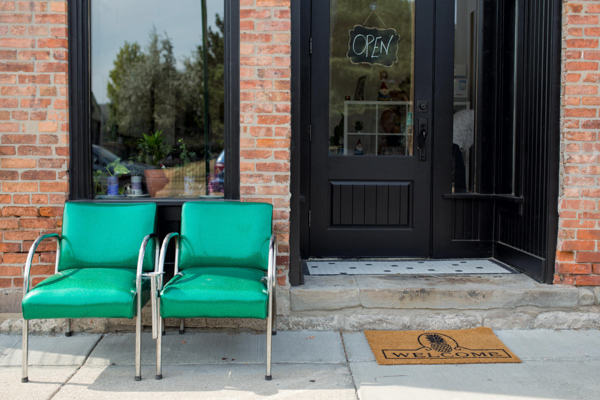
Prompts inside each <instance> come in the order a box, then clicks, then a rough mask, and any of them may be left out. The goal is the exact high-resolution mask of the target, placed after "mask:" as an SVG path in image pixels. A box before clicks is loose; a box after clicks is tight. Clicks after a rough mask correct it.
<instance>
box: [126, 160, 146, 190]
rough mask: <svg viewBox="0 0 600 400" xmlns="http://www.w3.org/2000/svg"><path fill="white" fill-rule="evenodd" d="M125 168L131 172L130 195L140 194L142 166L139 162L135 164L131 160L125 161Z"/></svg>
mask: <svg viewBox="0 0 600 400" xmlns="http://www.w3.org/2000/svg"><path fill="white" fill-rule="evenodd" d="M127 168H129V171H130V172H131V193H130V195H131V196H142V195H143V194H144V190H143V188H142V180H143V178H142V175H144V168H142V167H141V166H140V164H136V163H134V162H133V161H129V162H128V163H127Z"/></svg>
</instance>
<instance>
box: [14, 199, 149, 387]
mask: <svg viewBox="0 0 600 400" xmlns="http://www.w3.org/2000/svg"><path fill="white" fill-rule="evenodd" d="M155 232H156V204H155V203H137V204H114V203H67V204H66V205H65V208H64V214H63V227H62V235H58V234H47V235H43V236H40V237H39V238H38V239H37V240H36V241H35V242H34V243H33V245H32V246H31V249H30V250H29V255H28V257H27V263H26V265H25V271H24V279H23V302H22V308H23V374H22V378H21V381H22V382H27V381H28V371H27V364H28V333H29V332H28V327H29V321H30V320H33V319H50V318H66V319H67V329H66V335H67V336H71V324H70V322H71V321H70V320H71V319H72V318H129V319H132V318H133V317H137V318H136V331H135V332H136V349H135V380H140V379H141V333H142V322H141V309H142V306H143V305H144V304H145V303H146V302H147V301H148V300H149V299H150V294H151V290H150V286H151V285H150V279H149V278H148V277H147V276H146V275H148V274H146V273H145V272H149V271H153V270H154V269H155V265H156V263H157V261H158V254H159V253H158V250H159V241H158V238H157V236H156V233H155ZM48 238H53V239H56V241H57V250H56V266H55V274H54V275H52V276H50V277H48V278H47V279H45V280H44V281H42V282H40V283H39V284H38V285H37V286H36V287H35V288H33V289H30V282H29V280H30V277H29V275H30V269H31V263H32V260H33V256H34V254H35V251H36V248H37V246H38V245H39V244H40V243H41V242H42V241H43V240H45V239H48ZM151 241H153V242H154V245H153V244H152V243H151ZM147 248H148V249H147ZM147 250H148V251H147Z"/></svg>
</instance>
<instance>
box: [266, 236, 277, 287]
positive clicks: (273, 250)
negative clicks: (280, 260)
mask: <svg viewBox="0 0 600 400" xmlns="http://www.w3.org/2000/svg"><path fill="white" fill-rule="evenodd" d="M275 282H277V238H276V237H275V235H272V236H271V240H270V241H269V267H268V271H267V290H268V293H269V299H270V298H271V296H272V295H273V291H274V290H275Z"/></svg>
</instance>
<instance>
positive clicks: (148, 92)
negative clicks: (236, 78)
mask: <svg viewBox="0 0 600 400" xmlns="http://www.w3.org/2000/svg"><path fill="white" fill-rule="evenodd" d="M215 25H216V26H217V29H216V30H213V29H212V28H211V27H208V32H207V39H208V46H207V50H208V51H207V54H206V58H207V64H208V79H207V81H208V86H209V92H210V100H209V117H208V118H209V126H210V129H209V151H210V153H212V155H213V156H214V157H216V156H217V155H218V154H219V152H220V151H221V150H222V149H223V147H224V96H225V92H224V73H225V70H224V51H225V43H224V21H223V19H221V18H220V17H219V15H218V14H217V15H216V21H215ZM149 36H150V37H149V41H148V44H147V45H146V46H145V47H144V48H142V47H141V46H140V45H139V44H138V43H128V42H125V43H124V44H123V46H122V47H121V49H120V50H119V52H118V54H117V56H116V58H115V60H114V62H113V65H114V68H113V69H112V70H111V71H110V74H109V77H110V80H109V83H108V88H107V91H108V98H109V100H110V102H109V104H108V121H107V123H106V124H105V126H104V127H103V132H102V136H103V139H102V142H112V141H115V140H117V139H118V140H119V141H120V142H122V143H123V145H124V147H125V148H126V150H127V151H128V153H129V154H127V155H126V157H132V156H134V155H135V152H136V147H137V146H136V141H137V139H139V138H140V137H141V136H142V133H148V132H155V131H157V130H162V131H164V132H165V135H166V136H167V137H168V138H169V142H171V144H174V143H175V142H176V140H177V139H179V138H184V139H185V141H186V144H187V145H188V148H189V149H190V150H191V151H195V152H196V153H197V154H198V156H199V158H201V159H202V158H204V153H205V147H204V145H205V143H204V142H205V139H204V131H205V128H204V119H205V116H204V90H203V89H204V76H203V74H204V61H203V46H202V44H200V45H198V46H197V48H196V51H195V52H193V53H192V54H191V55H190V56H189V57H186V58H184V59H183V60H182V62H181V63H180V64H179V65H178V63H177V60H176V59H175V56H174V55H173V45H172V41H171V39H170V38H169V36H168V34H167V33H164V34H159V33H158V32H156V30H155V29H153V30H152V31H151V32H150V35H149ZM209 156H210V154H209Z"/></svg>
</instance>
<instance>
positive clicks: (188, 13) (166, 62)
mask: <svg viewBox="0 0 600 400" xmlns="http://www.w3.org/2000/svg"><path fill="white" fill-rule="evenodd" d="M90 14H91V30H90V32H91V89H92V94H91V110H90V115H91V124H90V125H91V126H90V136H91V145H92V146H91V147H92V148H91V152H92V155H91V156H92V165H91V169H92V175H93V186H94V188H93V191H94V197H95V198H106V197H108V198H117V197H116V196H119V197H126V198H142V197H156V198H159V197H190V198H198V197H204V196H223V193H224V183H225V182H224V180H225V172H224V163H225V160H224V159H225V152H224V148H225V122H224V121H225V110H224V104H225V90H224V82H225V67H224V64H225V62H224V54H225V22H224V0H201V1H198V0H174V1H170V2H164V1H158V0H128V1H118V0H92V1H91V13H90Z"/></svg>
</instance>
